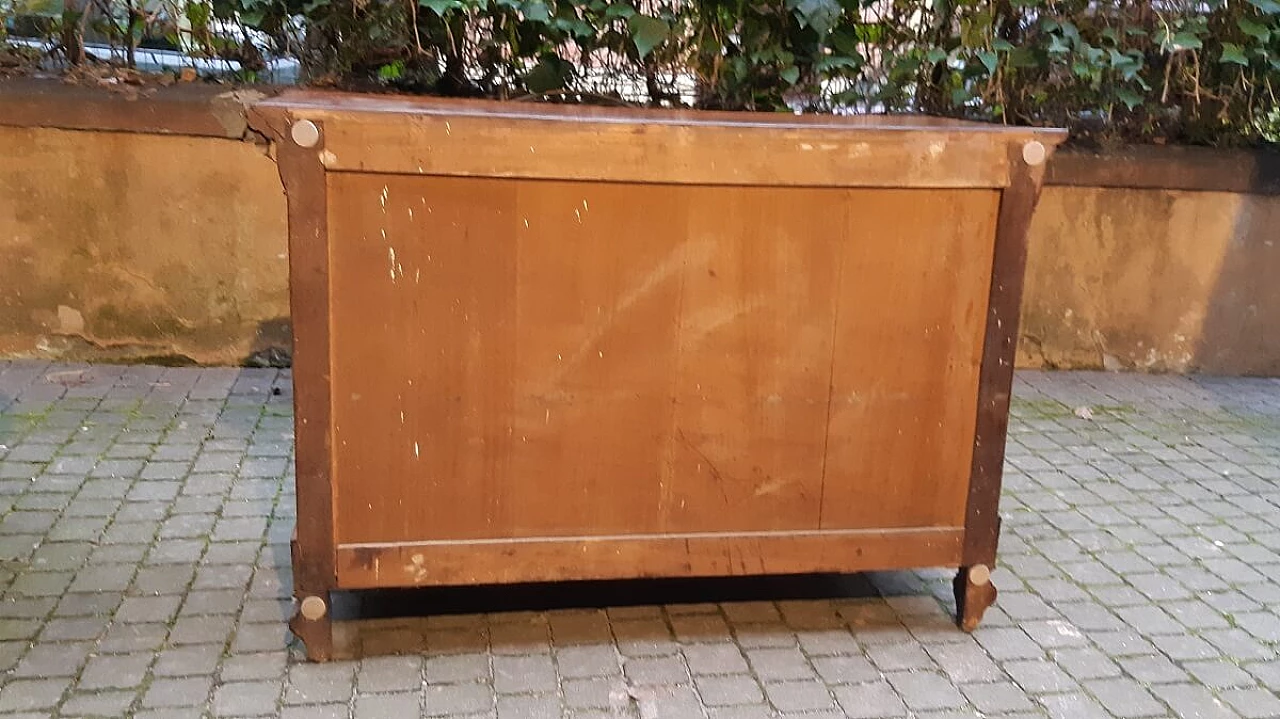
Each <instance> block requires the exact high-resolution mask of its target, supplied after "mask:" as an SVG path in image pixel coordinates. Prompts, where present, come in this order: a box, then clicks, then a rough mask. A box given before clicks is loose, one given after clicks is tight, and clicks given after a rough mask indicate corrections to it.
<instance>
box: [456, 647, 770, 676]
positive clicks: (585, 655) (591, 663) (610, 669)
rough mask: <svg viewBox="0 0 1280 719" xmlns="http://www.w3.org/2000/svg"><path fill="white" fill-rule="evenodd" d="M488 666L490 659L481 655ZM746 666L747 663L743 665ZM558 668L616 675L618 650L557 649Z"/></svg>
mask: <svg viewBox="0 0 1280 719" xmlns="http://www.w3.org/2000/svg"><path fill="white" fill-rule="evenodd" d="M479 659H481V660H482V661H481V663H482V664H483V665H484V666H485V667H486V671H487V666H488V661H487V660H486V659H484V657H479ZM743 666H744V667H745V663H744V665H743ZM556 670H557V672H558V673H559V675H560V676H562V677H566V678H569V679H577V678H582V677H602V676H615V675H617V674H619V673H620V671H621V668H620V666H619V663H618V653H617V650H616V649H614V648H613V646H612V642H609V643H608V644H605V645H604V646H568V647H562V648H559V649H557V650H556Z"/></svg>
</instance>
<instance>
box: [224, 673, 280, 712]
mask: <svg viewBox="0 0 1280 719" xmlns="http://www.w3.org/2000/svg"><path fill="white" fill-rule="evenodd" d="M280 691H281V686H280V684H278V683H276V682H270V681H262V682H230V683H227V684H222V685H221V686H219V687H218V688H217V689H216V690H215V691H214V695H213V714H214V715H215V716H219V717H242V716H246V717H247V716H277V715H278V714H279V709H278V707H277V705H278V703H279V700H280Z"/></svg>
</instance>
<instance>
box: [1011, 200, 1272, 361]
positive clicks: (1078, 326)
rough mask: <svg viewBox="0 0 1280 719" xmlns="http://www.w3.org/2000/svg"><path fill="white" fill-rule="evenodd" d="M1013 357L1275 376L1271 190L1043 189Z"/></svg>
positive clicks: (1034, 222) (1032, 232) (1031, 243)
mask: <svg viewBox="0 0 1280 719" xmlns="http://www.w3.org/2000/svg"><path fill="white" fill-rule="evenodd" d="M1022 308H1023V309H1022V338H1021V342H1020V345H1019V364H1020V365H1021V366H1025V367H1058V368H1107V369H1140V370H1148V371H1161V372H1164V371H1167V372H1209V373H1215V374H1254V375H1280V196H1274V195H1271V196H1268V195H1255V194H1234V193H1221V192H1197V191H1184V190H1156V189H1131V188H1097V187H1061V186H1056V187H1047V188H1046V189H1045V191H1044V194H1043V195H1042V198H1041V202H1040V205H1039V207H1038V208H1037V210H1036V215H1035V219H1034V220H1033V222H1032V227H1031V238H1030V256H1029V258H1028V262H1027V283H1026V290H1025V294H1024V299H1023V305H1022Z"/></svg>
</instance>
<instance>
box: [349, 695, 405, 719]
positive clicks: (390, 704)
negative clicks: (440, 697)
mask: <svg viewBox="0 0 1280 719" xmlns="http://www.w3.org/2000/svg"><path fill="white" fill-rule="evenodd" d="M420 702H421V697H420V696H419V695H418V693H417V692H401V693H397V694H361V695H359V696H357V697H356V704H355V719H394V718H396V717H414V716H418V712H419V704H420Z"/></svg>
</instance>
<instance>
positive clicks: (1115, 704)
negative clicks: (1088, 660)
mask: <svg viewBox="0 0 1280 719" xmlns="http://www.w3.org/2000/svg"><path fill="white" fill-rule="evenodd" d="M1084 686H1085V689H1088V690H1089V693H1090V694H1092V695H1093V696H1094V698H1095V699H1097V700H1098V702H1099V703H1100V704H1102V706H1103V708H1105V709H1106V710H1107V711H1108V712H1110V713H1111V715H1112V716H1115V717H1148V716H1162V715H1164V714H1165V708H1164V706H1163V705H1161V704H1160V703H1159V702H1157V701H1156V700H1155V698H1153V697H1152V696H1151V692H1149V691H1147V689H1145V688H1144V687H1142V685H1140V684H1138V683H1137V682H1135V681H1132V680H1130V679H1099V680H1095V681H1088V682H1085V684H1084Z"/></svg>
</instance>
